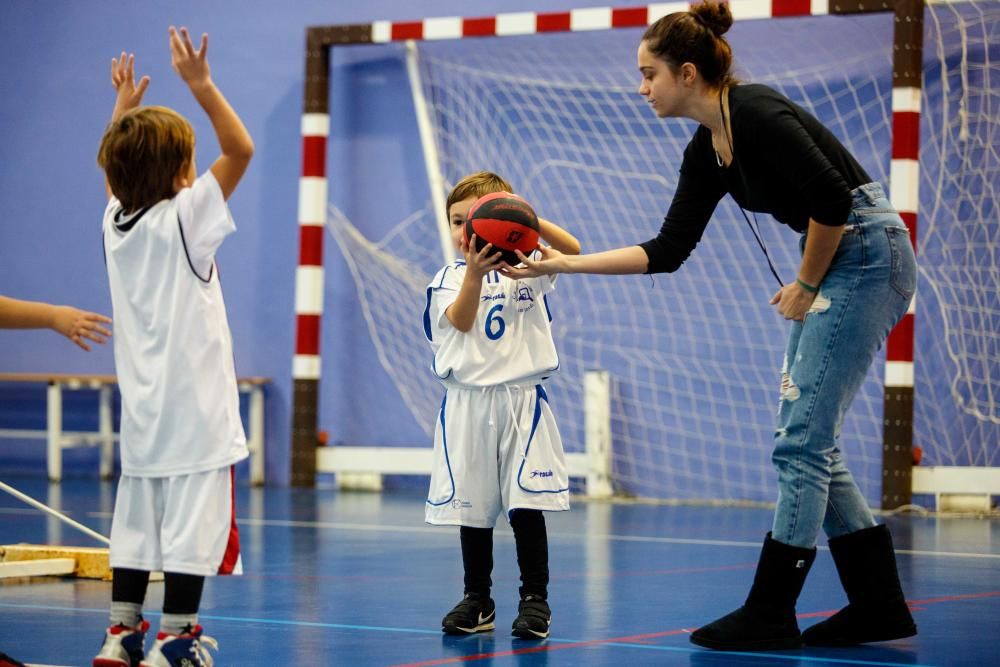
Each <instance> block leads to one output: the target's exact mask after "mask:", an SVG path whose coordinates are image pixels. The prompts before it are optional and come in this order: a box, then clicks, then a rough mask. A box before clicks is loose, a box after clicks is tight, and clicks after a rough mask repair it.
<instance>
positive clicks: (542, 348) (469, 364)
mask: <svg viewBox="0 0 1000 667" xmlns="http://www.w3.org/2000/svg"><path fill="white" fill-rule="evenodd" d="M465 268H466V267H465V261H464V260H458V261H456V262H453V263H452V264H449V265H448V266H446V267H444V268H443V269H441V270H440V271H439V272H438V274H437V275H436V276H434V280H433V281H431V283H430V285H428V287H427V307H426V309H425V310H424V334H425V335H426V336H427V340H429V341H430V344H431V349H432V350H433V351H434V364H433V370H434V373H435V374H436V375H437V376H438V377H439V378H440V379H441V381H442V382H444V383H445V384H452V383H454V384H457V385H462V386H471V387H484V386H489V385H496V384H503V383H507V382H535V381H541V380H544V379H545V378H547V377H548V376H550V375H552V373H554V372H555V371H556V370H557V369H558V368H559V356H558V355H557V354H556V346H555V343H554V342H553V340H552V328H551V321H552V317H551V314H550V312H549V306H548V303H547V301H546V294H547V293H548V292H551V291H552V289H553V288H554V286H555V279H554V276H540V277H538V278H527V279H522V280H516V281H515V280H512V279H510V278H508V277H506V276H504V275H503V274H501V273H500V272H499V271H491V272H489V273H488V274H486V276H485V277H484V278H483V285H482V291H481V292H480V295H479V311H478V312H477V313H476V322H475V324H474V325H473V326H472V329H471V330H469V331H468V332H462V331H459V330H458V329H456V328H455V327H454V326H452V324H451V322H450V321H448V317H447V315H445V310H446V309H447V308H448V306H450V305H451V304H452V303H454V301H455V299H456V298H457V297H458V291H459V289H460V288H461V286H462V280H463V279H464V277H465Z"/></svg>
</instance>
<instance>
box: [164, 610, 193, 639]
mask: <svg viewBox="0 0 1000 667" xmlns="http://www.w3.org/2000/svg"><path fill="white" fill-rule="evenodd" d="M196 625H198V614H163V616H161V617H160V632H165V633H167V634H168V635H181V634H184V631H185V630H188V631H189V630H191V629H193V628H194V626H196Z"/></svg>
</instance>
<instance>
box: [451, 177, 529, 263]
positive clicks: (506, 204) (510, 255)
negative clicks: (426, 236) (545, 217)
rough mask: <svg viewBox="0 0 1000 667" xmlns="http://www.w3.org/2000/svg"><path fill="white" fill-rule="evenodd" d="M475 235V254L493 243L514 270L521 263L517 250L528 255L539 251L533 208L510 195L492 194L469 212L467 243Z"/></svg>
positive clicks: (481, 199)
mask: <svg viewBox="0 0 1000 667" xmlns="http://www.w3.org/2000/svg"><path fill="white" fill-rule="evenodd" d="M473 234H475V235H476V250H481V249H482V248H483V246H485V245H486V244H487V243H492V244H493V248H494V249H495V250H499V251H500V252H501V253H503V254H502V257H503V260H504V261H505V262H507V263H508V264H510V265H511V266H516V265H517V264H519V263H520V260H518V258H517V255H515V254H514V251H515V250H520V251H521V252H522V253H524V254H525V255H527V254H530V253H531V251H532V250H534V249H535V248H537V247H538V216H537V215H535V211H534V209H532V208H531V205H530V204H529V203H528V202H526V201H524V200H523V199H521V198H520V197H518V196H517V195H512V194H511V193H509V192H493V193H491V194H488V195H486V196H484V197H480V198H479V199H477V200H476V202H475V203H474V204H473V205H472V207H471V208H470V209H469V217H468V218H467V219H466V221H465V240H466V242H468V240H469V239H470V238H472V235H473Z"/></svg>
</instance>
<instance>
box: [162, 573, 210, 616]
mask: <svg viewBox="0 0 1000 667" xmlns="http://www.w3.org/2000/svg"><path fill="white" fill-rule="evenodd" d="M204 586H205V577H202V576H200V575H197V574H180V573H177V572H164V573H163V613H164V614H197V613H198V607H199V606H200V605H201V591H202V588H204Z"/></svg>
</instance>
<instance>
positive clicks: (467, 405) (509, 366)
mask: <svg viewBox="0 0 1000 667" xmlns="http://www.w3.org/2000/svg"><path fill="white" fill-rule="evenodd" d="M510 191H511V187H510V184H508V183H507V182H506V181H505V180H504V179H503V178H501V177H500V176H497V175H496V174H492V173H489V172H478V173H475V174H471V175H469V176H467V177H465V178H464V179H462V180H461V181H460V182H459V183H458V184H457V185H456V186H455V188H454V190H452V192H451V194H450V195H449V196H448V202H447V211H448V219H449V226H450V228H451V232H452V239H453V241H454V243H455V247H456V248H458V250H459V251H461V253H462V255H463V257H464V259H461V260H457V261H455V262H452V263H451V264H449V265H447V266H445V267H444V268H443V269H441V271H439V272H438V274H437V275H436V276H435V277H434V280H433V281H432V282H431V284H430V285H429V286H428V289H427V307H426V310H425V311H424V333H425V334H426V336H427V339H428V341H430V344H431V349H432V350H433V351H434V364H433V369H434V372H435V373H436V374H437V376H438V377H439V378H440V380H441V381H442V383H443V384H444V385H445V388H446V393H445V398H444V400H443V401H442V403H441V410H440V412H439V415H438V419H437V427H436V430H435V434H434V465H433V469H432V472H431V481H430V491H429V493H428V497H427V505H426V515H425V519H426V521H427V522H428V523H431V524H437V525H458V526H460V529H459V535H460V539H461V545H462V563H463V566H464V569H465V595H464V597H463V599H462V600H461V601H460V602H459V603H458V604H457V605H456V606H455V608H454V609H452V610H451V611H450V612H449V613H448V614H447V615H446V616H445V617H444V619H443V620H442V629H443V631H444V632H446V633H448V634H463V633H474V632H482V631H485V630H491V629H493V628H494V627H495V626H496V624H495V622H494V621H495V615H496V608H495V605H494V602H493V600H492V598H491V597H490V587H491V585H492V581H491V579H490V575H491V573H492V571H493V527H494V525H495V524H496V520H497V517H498V516H499V515H500V513H501V512H505V513H506V516H507V518H508V520H509V521H510V525H511V528H512V529H513V531H514V539H515V542H516V550H517V562H518V566H519V567H520V570H521V583H522V585H521V588H520V595H521V601H520V603H519V605H518V615H517V618H516V619H515V620H514V623H513V625H512V631H513V634H514V635H515V636H517V637H521V638H525V639H534V638H545V637H547V636H548V634H549V625H550V622H551V611H550V610H549V605H548V602H547V598H548V581H549V568H548V540H547V537H546V532H545V519H544V517H543V515H542V511H543V510H551V511H559V510H566V509H569V494H568V486H569V483H568V477H567V474H566V464H565V460H564V454H563V450H562V441H561V439H560V437H559V430H558V428H557V427H556V423H555V419H554V417H553V415H552V411H551V409H550V408H549V404H548V399H547V397H546V394H545V390H544V389H543V388H542V385H541V382H542V381H544V380H545V379H547V378H548V377H549V376H550V375H552V373H554V372H555V371H556V370H557V369H558V367H559V359H558V355H557V354H556V349H555V343H554V342H553V340H552V330H551V326H550V319H551V317H550V314H549V309H548V303H547V301H546V295H547V294H548V293H549V292H550V291H551V290H552V289H553V287H554V282H553V281H552V280H550V279H549V277H547V276H543V277H542V278H539V279H535V278H531V279H528V280H511V279H510V278H507V277H506V276H504V275H503V274H501V273H500V271H499V270H498V269H499V268H500V266H501V264H500V253H498V252H496V251H495V249H494V248H493V246H492V245H489V244H487V245H485V246H484V247H483V248H482V250H479V251H477V250H475V248H476V242H475V236H474V235H473V236H472V237H470V238H469V239H466V238H465V233H464V226H465V223H466V218H467V216H468V215H469V211H470V209H471V208H472V206H473V204H474V203H475V202H476V200H477V199H479V198H480V197H483V196H485V195H488V194H491V193H497V192H510ZM514 203H517V202H514ZM520 203H522V204H523V202H520ZM525 207H526V205H525ZM526 208H528V210H529V211H530V207H526ZM531 215H532V216H533V215H534V214H533V213H531ZM538 226H539V235H540V237H541V238H542V239H543V240H545V241H546V242H547V243H549V244H551V246H552V247H554V248H557V249H558V250H560V251H561V252H564V253H569V254H577V253H579V252H580V244H579V242H578V241H577V240H576V238H575V237H574V236H573V235H572V234H570V233H568V232H566V231H565V230H563V229H562V228H560V227H559V226H557V225H555V224H553V223H551V222H548V221H546V220H538Z"/></svg>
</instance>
